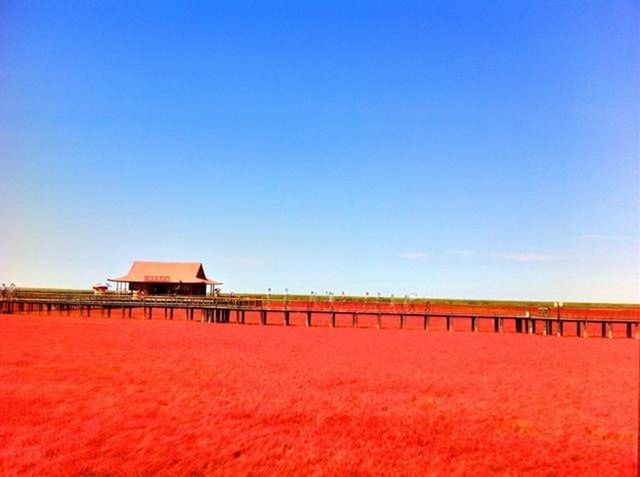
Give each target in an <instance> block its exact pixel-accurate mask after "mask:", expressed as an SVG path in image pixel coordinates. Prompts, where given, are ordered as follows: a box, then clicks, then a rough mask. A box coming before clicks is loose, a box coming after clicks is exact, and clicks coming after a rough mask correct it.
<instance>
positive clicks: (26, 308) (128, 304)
mask: <svg viewBox="0 0 640 477" xmlns="http://www.w3.org/2000/svg"><path fill="white" fill-rule="evenodd" d="M345 305H347V304H340V303H327V302H321V303H314V302H291V303H287V302H286V301H284V302H283V301H282V300H280V301H275V302H274V301H269V300H264V299H252V298H240V297H239V298H234V297H175V296H171V297H165V296H152V297H146V298H144V299H139V298H134V297H132V296H131V295H126V294H122V295H120V294H105V295H93V294H64V293H61V294H52V293H47V294H37V293H24V294H20V293H18V294H16V295H15V296H12V297H6V296H5V297H2V298H0V313H38V314H51V313H52V312H57V313H61V314H71V312H72V311H77V312H79V315H80V316H87V317H89V316H91V314H92V313H94V314H95V313H99V314H100V316H102V317H113V316H120V317H122V318H132V314H133V312H134V310H142V311H143V316H144V317H145V318H147V319H152V318H153V317H154V316H155V317H160V316H162V318H164V319H168V320H172V319H174V316H178V314H179V315H181V316H182V317H184V318H185V319H187V320H195V319H196V318H197V319H198V320H199V321H202V322H205V323H230V322H234V323H238V324H247V315H248V314H253V315H254V316H255V315H256V314H257V316H258V324H260V325H274V324H279V325H283V326H292V325H293V324H294V323H293V321H292V316H294V315H296V316H300V315H302V317H303V318H304V326H315V325H314V320H316V322H317V318H318V317H319V316H323V317H325V319H324V320H323V321H325V322H326V321H328V326H329V327H336V323H337V319H338V317H342V319H341V322H342V323H343V325H342V326H344V322H345V318H344V317H346V318H347V319H346V322H347V323H348V326H350V327H354V328H358V327H359V323H360V322H361V320H362V319H366V318H368V319H369V320H371V319H374V320H375V326H376V327H377V328H385V327H388V326H384V325H385V324H386V322H388V321H391V320H394V322H395V323H397V324H398V325H399V328H405V327H406V323H407V321H408V320H409V319H413V320H414V324H415V320H416V319H417V320H419V328H421V329H423V330H425V331H427V330H429V329H430V327H431V324H432V323H433V320H440V322H441V323H443V324H444V326H443V328H444V329H445V330H447V331H454V320H455V322H456V323H457V324H459V323H460V322H461V321H462V322H465V323H466V325H465V327H464V329H466V330H469V331H473V332H479V331H480V330H481V326H480V323H481V322H482V323H483V324H485V326H483V327H482V329H483V330H487V329H488V330H490V331H493V332H496V333H502V332H505V323H507V322H510V324H511V325H512V326H510V327H509V329H512V330H515V332H516V333H522V334H542V335H556V336H567V335H569V336H579V337H584V338H586V337H588V336H594V335H595V336H601V337H603V338H613V337H614V327H615V328H616V329H618V330H620V329H622V330H624V332H623V333H618V336H620V335H623V336H624V337H626V338H635V339H640V320H639V319H637V318H634V317H629V318H628V319H626V318H616V319H611V318H607V317H600V318H575V317H566V318H565V317H563V318H558V317H549V316H526V315H497V314H495V315H487V314H477V313H475V314H471V313H441V312H434V311H430V310H428V309H423V310H421V309H416V307H413V306H407V305H396V306H394V307H391V308H384V309H383V308H382V307H380V306H378V307H377V308H376V304H375V303H369V305H372V306H373V308H372V307H369V308H366V309H365V308H362V307H351V308H349V307H348V306H345ZM327 318H328V320H327ZM487 323H489V324H490V325H489V326H487V325H486V324H487ZM594 327H595V328H596V330H598V331H597V332H596V333H594V332H593V329H594ZM458 329H459V327H458Z"/></svg>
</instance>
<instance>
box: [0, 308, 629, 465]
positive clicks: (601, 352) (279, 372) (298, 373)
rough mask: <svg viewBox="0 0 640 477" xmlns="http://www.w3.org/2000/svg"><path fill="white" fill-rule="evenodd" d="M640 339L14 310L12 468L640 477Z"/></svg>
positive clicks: (5, 377)
mask: <svg viewBox="0 0 640 477" xmlns="http://www.w3.org/2000/svg"><path fill="white" fill-rule="evenodd" d="M638 377H639V376H638V341H636V340H606V339H577V338H557V337H541V336H526V335H515V334H502V335H498V334H492V333H480V334H473V333H467V332H455V333H441V332H429V333H425V332H422V331H418V330H382V331H381V330H375V329H358V330H354V329H348V328H344V329H342V328H337V329H329V328H321V327H316V328H304V327H288V328H285V327H281V326H266V327H261V326H238V325H234V324H225V325H222V324H205V323H199V322H185V321H178V320H174V321H173V322H171V321H165V320H156V319H154V320H151V321H142V320H127V319H120V318H112V319H102V318H100V317H99V316H92V317H91V318H78V317H73V316H72V317H66V316H59V315H57V314H52V315H51V316H40V317H37V316H33V315H31V316H29V315H0V382H1V383H2V385H1V387H0V423H1V425H0V474H2V475H17V474H19V475H25V474H26V475H42V474H53V475H74V474H76V475H77V474H85V475H109V474H117V475H132V474H135V475H155V474H158V473H159V474H164V475H209V474H216V475H218V474H221V475H247V474H252V475H256V474H280V475H283V474H288V475H291V474H295V475H307V474H329V475H332V474H359V475H363V474H364V475H366V474H371V475H372V474H375V475H380V474H382V475H430V474H431V475H432V474H438V475H487V474H496V473H497V474H501V475H523V474H531V475H563V476H564V475H601V476H603V475H634V474H635V468H636V467H635V458H636V456H635V449H636V430H637V420H636V413H637V409H638V407H637V406H638V404H637V400H636V399H637V395H638Z"/></svg>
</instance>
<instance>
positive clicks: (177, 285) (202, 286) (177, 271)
mask: <svg viewBox="0 0 640 477" xmlns="http://www.w3.org/2000/svg"><path fill="white" fill-rule="evenodd" d="M109 281H110V282H115V283H116V284H117V287H116V291H125V290H127V289H128V290H129V291H132V292H136V293H140V292H142V293H144V294H147V295H206V294H207V292H208V291H209V292H210V293H213V292H214V291H215V286H216V285H222V282H217V281H215V280H210V279H209V278H207V276H206V275H205V274H204V268H203V267H202V263H199V262H141V261H135V262H133V265H131V268H130V269H129V273H127V274H126V275H124V276H122V277H120V278H109ZM207 287H209V289H207Z"/></svg>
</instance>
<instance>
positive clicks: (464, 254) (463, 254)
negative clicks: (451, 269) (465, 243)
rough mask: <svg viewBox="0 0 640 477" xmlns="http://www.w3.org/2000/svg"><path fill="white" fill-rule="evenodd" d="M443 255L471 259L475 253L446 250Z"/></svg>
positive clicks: (471, 251)
mask: <svg viewBox="0 0 640 477" xmlns="http://www.w3.org/2000/svg"><path fill="white" fill-rule="evenodd" d="M444 254H445V255H452V256H454V257H473V256H474V255H476V252H474V251H473V250H447V251H445V252H444Z"/></svg>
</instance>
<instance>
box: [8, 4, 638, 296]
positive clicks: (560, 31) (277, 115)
mask: <svg viewBox="0 0 640 477" xmlns="http://www.w3.org/2000/svg"><path fill="white" fill-rule="evenodd" d="M488 3H491V4H490V5H488ZM639 27H640V7H639V5H638V3H637V2H635V1H602V2H584V1H577V2H556V1H553V2H495V3H494V2H450V1H446V2H396V1H393V2H332V1H322V2H238V1H229V2H220V3H214V2H194V3H190V2H175V3H174V4H170V3H163V2H152V3H149V2H140V3H138V2H131V1H127V2H115V1H107V2H86V1H82V2H72V1H65V2H59V1H58V2H21V1H9V2H6V1H4V2H2V3H1V4H0V166H1V171H2V172H1V174H2V175H1V176H0V177H1V179H0V197H2V204H3V205H2V207H1V208H0V214H1V215H0V230H1V232H0V280H1V281H6V282H10V281H13V282H15V283H16V284H17V285H18V286H21V285H24V286H29V285H31V286H51V287H82V288H86V287H88V286H89V285H90V284H91V283H94V282H97V281H103V280H105V279H106V278H107V277H112V276H118V275H121V274H124V273H125V272H126V271H127V269H128V267H129V265H130V262H131V261H132V260H134V259H148V260H190V261H191V260H193V261H202V262H204V264H205V270H206V271H207V272H208V274H209V275H211V276H212V277H214V278H216V279H219V280H222V281H223V282H225V285H224V287H223V288H224V289H225V290H227V291H229V290H235V291H265V290H266V289H267V288H269V287H271V288H272V289H273V290H274V291H281V290H283V289H284V288H285V287H287V288H289V290H290V292H303V293H308V292H309V291H311V290H315V291H316V292H324V291H325V290H333V291H334V292H336V293H340V292H341V291H345V292H347V293H356V294H363V293H364V292H366V291H369V292H371V293H376V292H381V293H383V294H390V293H395V294H396V295H404V294H405V293H407V294H408V293H416V294H418V295H421V296H438V297H470V298H505V299H548V300H557V299H560V300H567V301H568V300H599V301H632V302H638V301H640V290H639V286H640V285H639V267H640V262H639V252H638V247H639V239H640V238H639V237H640V234H639V228H640V225H639V217H640V206H639V202H640V195H639V194H640V193H639V190H640V184H639V182H640V179H639V177H640V174H639V169H640V167H639V139H638V138H639V131H640V119H639V118H640V107H639V104H640V86H639V78H640V37H639V31H640V28H639Z"/></svg>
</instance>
